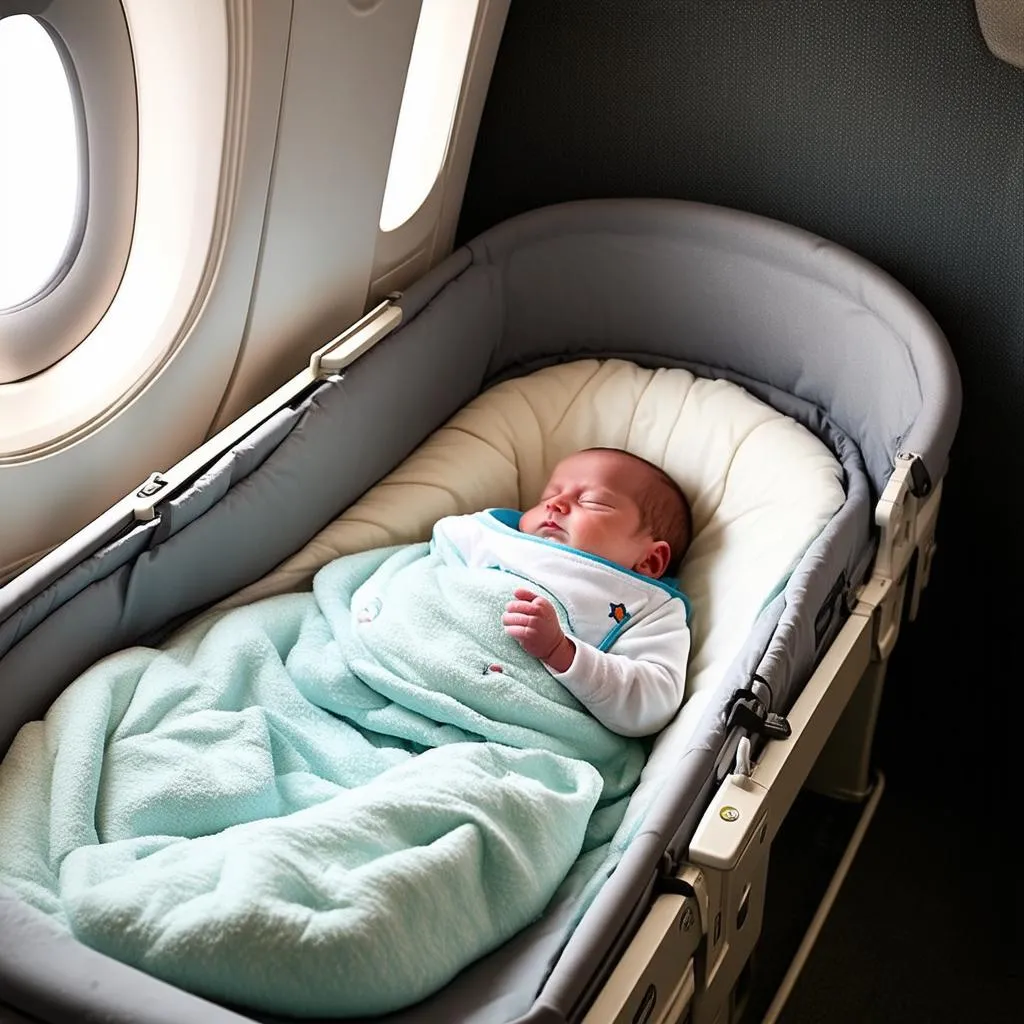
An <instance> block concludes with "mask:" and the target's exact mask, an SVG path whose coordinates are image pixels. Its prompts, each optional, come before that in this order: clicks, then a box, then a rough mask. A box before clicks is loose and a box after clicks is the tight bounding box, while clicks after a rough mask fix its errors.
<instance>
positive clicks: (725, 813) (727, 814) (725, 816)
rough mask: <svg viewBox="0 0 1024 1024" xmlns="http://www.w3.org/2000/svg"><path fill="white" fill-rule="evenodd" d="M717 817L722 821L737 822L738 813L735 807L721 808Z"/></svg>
mask: <svg viewBox="0 0 1024 1024" xmlns="http://www.w3.org/2000/svg"><path fill="white" fill-rule="evenodd" d="M718 816H719V817H720V818H721V819H722V821H739V817H740V812H739V811H738V810H736V808H735V807H723V808H722V809H721V810H720V811H719V812H718Z"/></svg>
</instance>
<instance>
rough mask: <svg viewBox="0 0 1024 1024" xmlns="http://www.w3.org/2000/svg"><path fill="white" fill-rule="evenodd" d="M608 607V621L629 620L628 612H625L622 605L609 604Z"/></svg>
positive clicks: (624, 607)
mask: <svg viewBox="0 0 1024 1024" xmlns="http://www.w3.org/2000/svg"><path fill="white" fill-rule="evenodd" d="M608 607H609V608H610V609H611V611H610V612H608V618H609V619H614V620H615V621H616V622H625V621H626V619H628V618H629V612H627V611H626V606H625V605H624V604H609V605H608Z"/></svg>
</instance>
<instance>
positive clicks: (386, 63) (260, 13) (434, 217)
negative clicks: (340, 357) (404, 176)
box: [0, 0, 508, 583]
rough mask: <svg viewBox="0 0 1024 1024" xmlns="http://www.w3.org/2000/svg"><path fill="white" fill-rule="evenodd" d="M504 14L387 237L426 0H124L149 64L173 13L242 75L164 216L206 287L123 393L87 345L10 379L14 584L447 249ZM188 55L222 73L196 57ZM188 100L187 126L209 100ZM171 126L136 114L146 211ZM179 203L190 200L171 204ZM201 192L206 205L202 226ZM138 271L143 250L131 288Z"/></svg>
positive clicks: (2, 450) (484, 27) (8, 465)
mask: <svg viewBox="0 0 1024 1024" xmlns="http://www.w3.org/2000/svg"><path fill="white" fill-rule="evenodd" d="M507 7H508V0H481V3H480V9H479V12H478V16H477V26H476V30H475V34H474V39H473V43H472V46H471V50H470V65H469V69H468V70H467V74H466V77H465V80H464V82H463V87H462V93H461V97H460V102H459V107H458V110H457V111H456V117H455V123H454V130H453V135H452V140H451V144H450V148H449V153H448V157H447V160H446V163H445V165H444V167H443V168H442V172H441V174H440V176H439V178H438V182H437V183H436V185H435V188H434V190H433V191H432V192H431V195H430V196H429V197H428V200H427V201H426V202H425V203H424V204H423V207H421V209H420V210H419V211H418V212H417V214H415V215H414V216H413V217H412V218H411V220H410V221H409V222H408V223H407V224H406V225H404V226H403V229H408V230H405V234H404V235H403V229H400V230H399V231H396V232H393V233H391V234H390V236H389V237H388V238H386V239H385V243H384V244H382V243H381V232H380V229H379V219H380V209H381V200H382V197H383V192H384V186H385V181H386V177H387V168H388V162H389V158H390V153H391V146H392V142H393V136H394V130H395V125H396V123H397V117H398V111H399V108H400V105H401V99H402V93H403V88H404V84H405V71H406V68H407V65H408V59H409V54H410V52H411V48H412V44H413V39H414V36H415V31H416V24H417V19H418V17H419V9H420V4H419V0H377V2H371V0H348V2H345V0H294V2H293V0H125V8H126V12H127V14H128V20H129V23H130V26H131V25H132V24H134V26H135V30H136V32H137V33H138V41H139V43H140V49H139V52H138V53H137V54H136V60H137V61H139V60H140V57H141V58H142V59H143V60H144V59H145V54H146V50H147V47H151V46H152V44H153V42H154V38H153V32H154V30H155V28H156V26H157V25H158V24H159V23H160V21H161V19H163V20H164V22H165V29H166V26H168V25H172V24H173V25H175V26H176V27H175V31H176V34H177V42H178V43H179V44H180V46H179V50H178V55H177V59H178V62H179V66H178V67H177V69H176V70H177V72H178V73H180V75H181V76H182V79H183V81H184V80H186V79H189V80H191V81H192V82H193V83H194V82H196V80H197V76H198V80H199V81H202V80H203V77H204V76H206V77H207V78H208V79H209V81H211V82H216V81H217V80H218V77H219V78H220V80H221V81H223V82H226V88H225V86H224V85H221V86H220V88H219V91H218V89H209V90H207V91H206V92H205V93H203V95H205V96H207V97H208V100H207V109H204V110H203V111H202V112H201V113H197V114H196V115H195V116H196V117H197V118H199V117H201V118H203V119H204V123H205V124H206V126H207V129H208V128H209V124H210V123H211V121H215V120H216V119H217V118H219V119H220V121H219V123H220V124H221V129H220V136H221V137H220V138H219V140H218V141H217V142H216V143H215V144H214V143H212V142H207V143H204V145H205V146H206V147H207V148H206V150H204V152H203V153H201V154H197V157H198V158H200V159H197V160H196V161H195V163H196V166H198V165H199V164H200V163H201V162H203V161H205V166H206V168H207V171H206V177H205V178H204V179H203V180H201V181H185V180H178V181H177V182H176V187H175V190H174V193H173V194H170V195H169V196H168V209H167V213H166V215H167V216H168V217H172V216H173V217H174V218H175V220H176V222H177V223H178V224H180V223H182V221H184V223H186V224H187V225H189V229H190V230H192V231H193V234H194V235H195V237H194V238H193V239H192V242H191V243H190V246H189V247H188V256H189V261H190V262H189V265H188V266H184V265H183V266H181V267H177V266H174V267H172V266H168V267H167V268H166V273H167V274H169V275H175V276H174V278H173V280H174V281H175V282H178V284H177V285H176V288H177V292H178V293H180V292H181V288H182V287H183V285H182V283H181V282H184V281H185V280H186V279H187V278H188V275H192V277H193V278H195V280H196V281H198V285H192V286H191V287H192V288H193V289H194V290H193V291H192V292H191V293H190V295H189V296H187V297H184V298H185V299H187V301H184V300H183V296H182V295H181V294H177V297H176V298H175V300H174V302H173V303H171V302H170V300H169V301H168V308H167V310H166V311H162V313H161V315H159V316H157V315H153V316H152V317H151V319H152V320H153V323H152V324H145V325H142V326H140V327H139V330H138V332H137V334H138V337H137V338H133V339H132V340H133V343H137V344H138V346H139V351H140V352H141V351H142V349H143V347H145V351H146V353H147V354H146V355H145V358H142V357H138V358H137V361H138V362H139V364H140V367H139V369H138V370H137V375H136V376H135V378H134V379H133V380H132V381H130V382H129V383H128V384H127V385H125V384H122V383H120V381H119V377H118V373H121V375H122V376H123V375H124V373H125V366H124V365H120V366H114V365H112V364H109V363H108V364H104V363H103V362H102V361H101V362H99V363H96V362H95V361H93V362H92V363H91V364H89V362H88V357H89V353H90V349H89V347H88V346H89V342H90V339H89V338H87V339H86V341H85V342H83V343H82V345H80V346H79V348H78V349H76V350H75V352H73V353H72V354H71V357H66V359H65V360H64V361H62V362H61V363H57V364H55V366H54V367H53V368H51V369H49V370H46V371H44V372H43V373H42V374H39V375H38V377H37V378H32V379H31V380H28V381H22V382H18V383H16V384H13V385H6V384H4V385H0V583H2V582H3V580H4V579H5V578H7V577H9V576H10V574H11V573H12V572H13V571H15V570H16V569H19V568H21V567H23V566H25V565H27V564H29V563H30V562H31V561H32V560H34V559H35V558H37V557H39V556H40V555H42V554H43V553H45V552H46V551H47V550H49V549H51V548H52V547H54V546H55V545H57V544H58V543H60V542H61V541H62V540H64V539H66V538H67V537H69V536H71V535H72V534H73V533H74V532H76V531H77V530H78V529H80V528H82V527H83V526H85V525H86V524H87V523H89V522H90V521H91V520H92V519H94V518H95V517H96V516H97V515H99V514H100V513H102V512H103V511H104V510H105V509H107V508H109V507H110V506H111V505H113V504H114V503H115V502H117V501H118V500H119V499H120V498H121V497H123V496H124V495H125V494H127V493H130V492H132V491H134V490H135V489H136V488H137V486H138V485H139V484H140V483H141V482H142V481H143V480H144V479H145V478H146V477H147V476H148V475H149V474H150V473H152V472H154V471H164V470H167V469H169V468H170V467H171V466H173V465H174V463H175V462H177V461H179V460H180V459H181V458H183V457H184V456H185V455H186V454H187V453H188V452H190V451H192V450H193V449H194V448H195V447H197V446H198V445H199V444H200V443H202V441H203V440H204V439H206V438H207V437H209V436H210V435H211V434H212V433H214V432H215V431H216V430H218V429H220V428H221V427H222V426H224V425H225V424H226V423H228V422H230V420H232V419H233V418H235V417H236V416H238V415H239V414H241V413H242V412H243V411H244V410H245V409H246V408H248V407H249V406H250V405H252V404H253V403H255V402H256V401H258V400H259V399H261V398H262V397H264V396H265V395H267V394H269V393H270V392H271V391H272V390H273V389H274V388H275V387H277V386H278V385H279V384H281V383H282V382H283V381H285V380H287V379H288V378H289V377H290V376H291V375H293V374H294V373H295V372H296V371H297V370H299V369H300V368H301V367H302V366H303V365H305V363H306V361H307V359H308V355H309V352H310V351H311V350H312V349H314V348H316V347H318V346H320V345H322V344H323V343H324V342H326V341H328V340H329V339H330V338H331V337H332V336H334V335H335V334H337V333H338V332H339V331H341V330H342V329H343V328H344V327H345V326H347V325H348V324H349V323H350V322H352V321H353V320H355V319H357V318H358V317H359V316H360V315H361V314H362V312H363V311H364V310H365V309H366V308H368V306H369V305H370V304H372V302H373V301H374V300H375V298H376V293H375V290H374V285H377V286H380V285H381V283H382V282H384V283H386V284H387V285H388V290H390V288H391V287H401V286H402V285H404V284H406V283H408V281H409V280H411V279H412V277H414V276H418V275H419V274H420V273H422V272H423V271H425V270H426V269H428V267H429V266H431V265H433V264H434V263H436V262H437V261H438V260H440V259H441V258H443V256H444V255H446V253H447V252H448V251H450V248H451V244H452V241H451V240H452V237H453V235H454V230H455V222H456V220H457V217H458V212H459V204H460V202H461V197H462V191H463V188H464V186H465V180H466V176H467V174H468V169H469V161H470V157H471V154H472V148H473V143H474V141H475V137H476V130H477V126H478V123H479V119H480V112H481V110H482V107H483V100H484V96H485V94H486V90H487V85H488V82H489V79H490V72H491V68H492V66H493V62H494V56H495V54H496V51H497V46H498V42H499V40H500V36H501V30H502V27H503V25H504V20H505V14H506V11H507ZM217 24H220V25H221V27H220V28H219V29H217V31H213V32H211V31H210V26H211V25H214V26H216V25H217ZM144 32H148V33H149V35H148V38H147V40H143V39H142V33H144ZM190 32H193V33H195V32H200V33H202V39H203V43H202V45H199V40H198V39H197V40H196V45H195V46H194V47H191V48H190V47H189V45H188V39H189V33H190ZM164 42H166V43H167V44H168V45H169V44H170V40H169V39H165V40H164ZM190 49H193V50H194V52H195V53H197V54H203V55H204V59H206V60H208V61H211V62H212V65H216V66H210V67H207V68H201V67H190V66H188V64H187V62H186V59H185V58H184V54H185V53H187V52H189V50H190ZM156 63H162V64H163V68H162V74H163V81H161V82H159V83H157V82H156V77H155V76H154V74H153V73H152V71H153V69H152V68H147V67H146V66H140V68H139V69H138V76H139V90H140V111H145V110H146V109H157V108H158V107H159V103H158V102H157V103H156V104H155V106H154V103H151V102H149V100H146V99H145V97H143V95H142V93H143V92H145V90H146V89H150V90H152V89H154V88H160V89H162V90H163V91H164V94H165V98H166V96H167V95H173V93H174V83H173V81H171V82H168V80H167V75H168V73H169V66H168V61H167V60H166V59H164V60H163V61H162V62H161V61H159V60H158V61H156ZM147 76H148V77H147ZM225 76H226V78H225ZM197 88H198V86H197ZM183 95H185V96H186V97H187V96H188V89H187V88H185V89H184V90H183ZM150 98H152V95H151V94H150ZM178 100H179V110H180V112H181V113H180V116H181V117H182V118H187V117H188V113H187V112H188V111H189V110H192V109H194V108H195V106H196V104H195V103H194V102H193V101H192V100H189V101H188V104H187V105H186V104H183V103H181V97H180V96H179V97H178ZM216 103H219V104H220V108H219V109H210V107H211V105H212V104H216ZM232 104H233V106H232ZM229 110H230V111H232V113H231V116H229V114H228V112H229ZM155 130H158V129H155V128H154V124H153V123H152V122H150V123H148V124H140V172H139V175H140V181H139V187H140V204H139V210H140V211H141V210H142V208H143V207H142V204H143V198H144V196H145V195H147V194H148V195H150V196H152V194H153V193H152V191H151V190H152V187H153V184H154V181H155V178H154V177H153V174H154V170H153V169H154V167H155V166H156V164H155V163H154V154H155V153H156V152H158V151H159V148H160V147H159V146H156V147H151V148H150V150H148V151H147V149H146V139H147V137H148V138H149V139H150V140H153V139H154V136H153V134H152V133H153V132H154V131H155ZM206 134H207V136H209V131H208V130H207V133H206ZM147 152H148V156H147ZM147 175H148V177H147ZM163 176H164V178H165V179H166V178H167V176H168V175H167V172H166V170H165V171H164V174H163ZM164 184H165V187H166V181H165V183H164ZM147 189H149V190H150V191H149V192H148V193H147V192H146V190H147ZM211 189H212V192H211ZM171 200H177V201H178V202H179V206H178V207H176V208H174V212H173V213H172V207H171ZM197 200H198V201H200V202H201V203H205V204H206V207H205V209H207V210H208V213H203V214H202V216H198V219H197V214H198V212H199V207H196V206H195V205H194V204H195V202H196V201H197ZM182 204H184V205H182ZM189 204H192V205H189ZM207 222H209V227H208V228H207ZM200 228H202V231H206V234H205V235H204V234H202V232H201V230H200ZM143 234H144V232H141V231H140V230H138V226H137V231H136V235H137V236H139V237H141V236H142V235H143ZM150 234H152V232H150ZM133 245H134V242H133ZM403 246H405V250H404V251H403ZM410 256H411V257H412V259H411V260H410V258H409V257H410ZM395 266H398V268H399V270H398V273H397V274H396V273H395V272H394V270H393V268H394V267H395ZM130 270H131V256H129V272H128V273H126V275H125V280H126V281H128V280H130ZM393 281H394V282H397V284H392V282H393ZM174 290H175V289H173V288H172V289H171V291H174ZM120 298H122V299H124V300H125V302H126V301H127V297H125V296H120ZM138 298H139V297H138V296H136V301H138ZM143 298H144V297H143ZM117 299H118V297H117V296H116V297H115V302H114V303H112V309H113V308H114V307H115V306H116V305H117ZM124 304H125V303H122V306H123V305H124ZM144 305H145V303H144V302H143V306H144ZM140 323H141V321H140ZM103 326H104V322H103V321H102V320H101V321H100V324H99V325H98V327H97V331H99V330H100V328H102V327H103ZM107 326H108V327H109V324H108V325H107ZM147 346H148V347H147ZM72 363H74V364H76V365H77V366H78V368H79V371H81V370H82V369H83V368H84V370H85V371H86V372H85V373H81V372H79V374H78V375H77V376H78V379H79V382H80V383H79V390H80V392H81V393H87V395H88V401H83V403H81V404H82V409H81V410H78V409H75V410H71V407H70V405H69V406H68V409H69V411H68V415H67V416H65V417H64V420H66V421H67V422H63V421H62V426H61V431H62V433H60V434H55V435H54V436H53V437H52V438H51V439H50V440H49V441H47V440H45V439H40V438H39V437H33V438H31V443H27V444H22V445H20V447H19V446H18V445H16V444H8V445H6V447H5V443H4V439H5V430H6V432H7V434H8V435H9V436H11V437H14V436H15V435H17V433H18V431H19V430H22V428H21V426H20V424H21V423H22V422H23V417H22V415H21V412H19V410H23V409H25V408H27V407H28V406H27V405H26V403H35V405H36V407H37V408H38V407H40V406H39V403H41V402H46V401H48V400H49V399H48V398H47V397H46V396H47V395H50V396H51V397H52V398H53V399H54V400H55V401H56V402H57V405H58V408H60V409H62V410H63V409H64V406H63V405H62V404H61V399H60V395H61V391H60V390H59V389H57V388H56V387H50V386H49V385H47V384H46V382H47V381H50V382H51V383H52V382H55V381H58V380H63V384H61V387H62V388H64V389H65V390H66V388H67V386H68V382H69V381H74V380H75V375H72V374H69V372H68V370H69V368H70V367H71V366H72ZM47 388H49V390H47ZM90 402H91V404H90ZM76 417H77V418H76ZM22 435H23V436H24V431H22Z"/></svg>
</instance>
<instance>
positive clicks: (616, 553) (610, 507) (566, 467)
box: [519, 448, 692, 579]
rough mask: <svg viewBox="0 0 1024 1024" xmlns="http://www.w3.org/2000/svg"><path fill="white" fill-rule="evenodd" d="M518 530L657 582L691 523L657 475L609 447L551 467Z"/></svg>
mask: <svg viewBox="0 0 1024 1024" xmlns="http://www.w3.org/2000/svg"><path fill="white" fill-rule="evenodd" d="M519 529H520V530H521V531H522V532H523V533H529V534H532V535H533V536H535V537H545V538H547V539H548V540H553V541H557V542H558V543H560V544H567V545H568V546H569V547H573V548H577V549H578V550H580V551H586V552H588V553H589V554H592V555H598V556H599V557H601V558H605V559H607V560H608V561H609V562H614V563H615V564H616V565H620V566H622V567H623V568H625V569H632V570H633V571H634V572H638V573H640V574H641V575H643V576H651V577H653V578H654V579H657V578H659V577H661V576H664V575H665V573H666V572H669V571H671V572H673V573H674V572H675V571H676V569H677V568H678V566H679V562H680V560H681V559H682V557H683V555H684V554H685V553H686V549H687V547H688V546H689V544H690V532H691V529H692V525H691V516H690V505H689V502H688V501H687V500H686V496H685V495H684V494H683V492H682V490H681V489H680V487H679V485H678V484H677V483H676V482H675V481H674V480H673V479H672V478H671V477H670V476H669V475H668V474H667V473H666V472H665V471H664V470H662V469H660V468H659V467H657V466H655V465H654V464H653V463H650V462H648V461H647V460H646V459H642V458H640V457H639V456H638V455H632V454H631V453H629V452H625V451H621V450H619V449H617V448H585V449H584V450H583V451H579V452H575V453H574V454H572V455H570V456H569V457H568V458H565V459H563V460H562V461H561V462H560V463H559V464H558V465H557V466H555V470H554V472H553V473H552V474H551V478H550V480H548V483H547V486H546V487H545V488H544V493H543V494H542V495H541V498H540V501H538V502H537V504H536V505H534V507H533V508H531V509H529V510H527V511H526V512H524V513H523V516H522V518H521V519H520V521H519Z"/></svg>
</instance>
